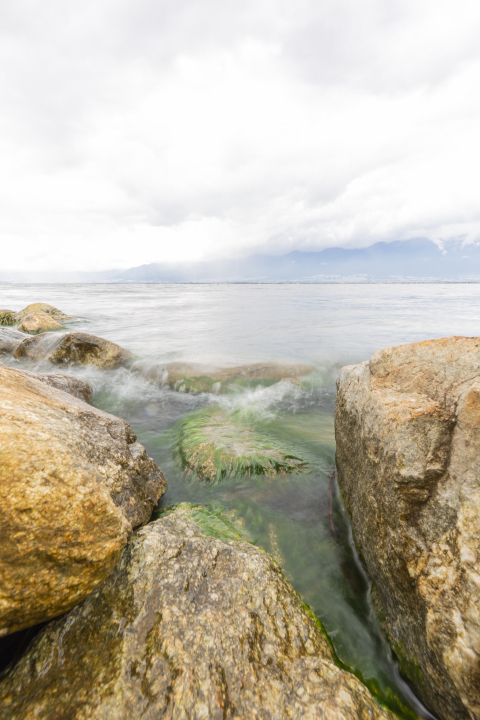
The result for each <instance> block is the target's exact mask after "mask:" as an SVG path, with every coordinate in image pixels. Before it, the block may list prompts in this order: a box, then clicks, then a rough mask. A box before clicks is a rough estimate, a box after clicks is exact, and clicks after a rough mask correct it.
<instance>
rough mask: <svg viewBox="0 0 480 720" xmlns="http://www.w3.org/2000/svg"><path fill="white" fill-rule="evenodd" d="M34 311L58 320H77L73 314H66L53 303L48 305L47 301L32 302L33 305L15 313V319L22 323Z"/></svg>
mask: <svg viewBox="0 0 480 720" xmlns="http://www.w3.org/2000/svg"><path fill="white" fill-rule="evenodd" d="M32 313H43V314H44V315H49V316H50V317H52V318H54V319H55V320H57V321H58V322H66V321H67V320H76V318H74V317H72V316H71V315H66V314H65V313H64V312H62V311H61V310H59V309H58V308H56V307H53V305H48V304H47V303H42V302H38V303H32V304H31V305H27V307H26V308H24V309H23V310H19V311H18V312H16V313H15V314H14V319H15V322H16V323H21V322H22V321H23V320H24V319H25V318H26V317H27V316H28V315H30V314H32Z"/></svg>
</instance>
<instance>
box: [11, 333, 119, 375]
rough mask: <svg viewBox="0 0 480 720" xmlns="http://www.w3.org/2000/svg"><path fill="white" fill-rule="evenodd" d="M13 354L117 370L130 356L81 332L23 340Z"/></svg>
mask: <svg viewBox="0 0 480 720" xmlns="http://www.w3.org/2000/svg"><path fill="white" fill-rule="evenodd" d="M14 355H15V357H16V358H28V359H29V360H34V361H37V362H39V361H42V360H48V361H50V362H53V363H72V364H73V365H96V366H97V367H100V368H103V369H104V370H110V369H112V368H116V367H119V366H120V365H123V364H125V363H126V362H127V360H130V359H131V358H132V357H133V356H132V353H131V352H129V351H128V350H125V349H124V348H122V347H120V345H117V344H116V343H113V342H110V340H104V339H103V338H99V337H96V336H95V335H88V334H87V333H84V332H73V333H67V334H66V335H56V334H55V335H53V334H47V333H42V334H41V335H36V336H34V337H30V338H26V339H25V340H24V341H23V342H22V344H21V345H19V346H18V347H17V348H16V350H15V353H14Z"/></svg>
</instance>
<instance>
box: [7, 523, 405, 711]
mask: <svg viewBox="0 0 480 720" xmlns="http://www.w3.org/2000/svg"><path fill="white" fill-rule="evenodd" d="M0 718H2V720H7V718H8V720H20V719H21V720H24V719H25V718H32V719H34V718H42V719H43V718H68V719H69V720H87V719H88V720H100V719H101V720H107V719H108V720H114V719H117V718H119V719H120V718H122V719H123V718H125V719H127V718H128V720H136V719H137V718H138V719H140V718H141V719H142V720H157V719H158V718H164V719H168V720H174V719H175V720H180V719H181V720H186V719H187V718H190V719H191V720H200V719H201V718H202V719H205V720H210V719H212V720H224V719H225V720H226V719H233V718H237V719H240V718H242V719H244V720H247V719H248V720H251V719H253V718H262V719H265V720H266V719H267V718H268V719H269V720H277V719H278V720H280V719H281V718H282V719H283V718H289V719H291V720H300V718H302V720H313V718H315V719H317V718H318V719H322V720H340V719H342V720H344V719H345V720H346V719H347V718H348V720H367V718H368V720H380V719H383V720H385V719H387V718H390V719H391V720H393V716H391V715H390V714H389V713H388V712H386V711H384V710H382V709H381V708H380V707H378V706H377V705H376V704H375V702H374V701H373V699H372V697H371V695H370V694H369V692H368V690H367V689H366V688H365V686H364V685H362V684H361V683H360V681H359V680H357V679H356V678H355V677H354V676H353V675H350V674H349V673H347V672H345V671H343V670H340V669H339V668H337V667H336V666H335V665H334V663H333V662H332V656H331V653H330V650H329V646H328V643H327V641H326V639H325V637H324V635H323V634H322V631H321V630H320V629H319V627H318V626H317V624H316V623H315V621H314V620H313V619H312V618H311V617H309V615H308V614H307V613H306V612H305V611H304V610H303V609H302V606H301V603H300V600H299V598H298V596H297V595H296V594H295V592H294V590H293V589H292V588H291V586H290V585H289V584H288V582H287V581H286V580H285V579H284V578H283V576H282V574H281V572H280V570H279V568H278V566H276V565H275V564H274V563H273V562H272V560H271V559H270V558H269V556H268V555H267V554H266V553H264V552H263V551H261V550H259V549H258V548H256V547H254V546H253V545H250V544H248V543H244V542H230V543H225V542H223V541H222V540H218V539H215V538H213V537H206V536H205V535H203V534H202V533H201V532H200V530H199V529H198V527H197V526H196V525H195V523H194V522H192V521H190V520H188V519H187V518H186V517H185V516H184V515H182V511H181V510H177V511H176V512H174V513H172V514H170V515H168V516H166V517H163V518H161V519H160V520H157V521H155V522H153V523H151V524H149V525H147V526H146V527H144V528H142V529H140V530H139V531H138V532H136V533H135V534H134V536H133V537H132V539H131V540H130V542H129V543H128V546H127V548H126V549H125V551H124V553H123V555H122V559H121V561H120V563H119V564H118V566H117V567H116V568H115V570H114V572H113V573H112V574H111V575H110V577H109V578H108V580H107V581H106V582H105V584H104V585H103V586H102V587H101V588H99V589H98V590H96V591H95V592H94V593H93V594H92V595H90V596H89V597H88V598H87V599H86V600H85V601H84V602H83V603H82V604H81V605H80V606H78V607H76V608H75V609H74V610H72V611H71V612H70V613H69V614H68V615H66V616H65V617H63V618H61V619H60V620H58V621H55V622H53V623H51V624H50V625H49V626H48V627H47V628H46V629H45V630H44V631H43V632H42V633H41V634H40V635H39V636H38V637H37V639H36V640H35V641H34V643H33V645H32V646H31V647H30V648H29V650H28V651H27V653H26V655H24V657H23V658H22V659H21V660H20V661H19V663H18V664H17V665H16V666H15V667H14V668H13V669H10V670H7V672H6V675H5V676H4V678H3V680H2V682H0Z"/></svg>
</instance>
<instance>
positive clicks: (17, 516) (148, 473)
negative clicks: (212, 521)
mask: <svg viewBox="0 0 480 720" xmlns="http://www.w3.org/2000/svg"><path fill="white" fill-rule="evenodd" d="M79 383H80V381H74V380H73V379H71V380H70V379H67V378H65V377H64V378H61V377H59V376H58V375H57V376H43V377H36V376H34V374H33V373H28V372H18V371H16V370H14V369H12V368H7V367H5V366H0V574H1V577H2V582H1V583H0V635H5V634H8V633H11V632H15V631H16V630H19V629H22V628H26V627H29V626H31V625H35V624H37V623H40V622H43V621H44V620H47V619H49V618H52V617H55V616H57V615H60V614H61V613H64V612H65V611H67V610H69V609H70V608H72V607H73V606H74V605H76V604H77V603H78V602H80V601H81V600H82V599H83V598H84V597H85V596H86V595H88V594H89V593H90V592H92V590H94V589H95V588H96V587H98V585H99V584H100V583H101V582H103V581H104V580H105V578H106V577H107V576H108V574H109V573H110V572H111V571H112V569H113V567H114V566H115V564H116V562H117V561H118V559H119V557H120V554H121V552H122V549H123V547H124V546H125V544H126V542H127V539H128V535H129V533H131V531H132V528H135V527H138V526H139V525H142V524H143V523H146V522H148V520H149V519H150V516H151V513H152V510H153V508H154V507H155V505H156V503H157V501H158V499H159V498H160V496H161V495H162V494H163V493H164V492H165V489H166V480H165V477H164V475H163V473H162V472H161V470H160V469H159V468H158V467H157V465H156V464H155V463H154V461H153V460H152V459H151V458H149V457H148V456H147V454H146V452H145V449H144V447H143V446H142V445H140V443H138V442H137V440H136V436H135V434H134V432H133V430H132V428H131V427H130V426H129V425H128V424H127V423H126V422H125V421H124V420H120V419H119V418H116V417H114V416H112V415H109V414H107V413H105V412H102V411H101V410H97V409H96V408H94V407H91V406H90V405H87V404H86V403H85V402H83V400H80V399H78V396H77V397H75V395H71V394H67V393H66V392H64V391H63V390H61V389H58V388H59V387H62V386H63V387H64V388H66V387H67V385H68V386H69V387H70V390H73V391H74V393H75V394H77V395H78V392H80V393H81V386H80V384H79ZM54 385H56V387H54ZM82 385H83V384H82ZM84 392H85V390H84Z"/></svg>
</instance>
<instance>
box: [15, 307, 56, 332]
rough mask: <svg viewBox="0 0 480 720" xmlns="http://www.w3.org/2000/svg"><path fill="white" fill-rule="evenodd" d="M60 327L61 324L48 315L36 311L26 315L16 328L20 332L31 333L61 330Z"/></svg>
mask: <svg viewBox="0 0 480 720" xmlns="http://www.w3.org/2000/svg"><path fill="white" fill-rule="evenodd" d="M62 327H63V326H62V325H60V323H58V322H57V321H56V320H55V319H54V318H53V317H51V316H50V315H47V314H46V313H41V312H36V313H30V315H27V316H26V317H25V318H24V319H23V320H22V322H21V323H20V325H19V326H18V329H19V331H20V332H25V333H32V334H33V333H39V332H47V331H48V330H61V329H62Z"/></svg>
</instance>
